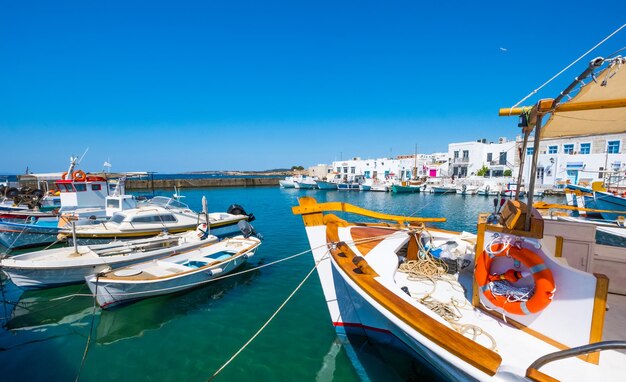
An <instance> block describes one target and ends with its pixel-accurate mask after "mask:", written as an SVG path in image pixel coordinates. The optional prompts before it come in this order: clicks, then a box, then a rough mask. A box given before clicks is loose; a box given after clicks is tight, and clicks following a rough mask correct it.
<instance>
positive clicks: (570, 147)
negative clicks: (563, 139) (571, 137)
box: [563, 143, 574, 154]
mask: <svg viewBox="0 0 626 382" xmlns="http://www.w3.org/2000/svg"><path fill="white" fill-rule="evenodd" d="M563 153H564V154H574V144H573V143H570V144H567V145H563Z"/></svg>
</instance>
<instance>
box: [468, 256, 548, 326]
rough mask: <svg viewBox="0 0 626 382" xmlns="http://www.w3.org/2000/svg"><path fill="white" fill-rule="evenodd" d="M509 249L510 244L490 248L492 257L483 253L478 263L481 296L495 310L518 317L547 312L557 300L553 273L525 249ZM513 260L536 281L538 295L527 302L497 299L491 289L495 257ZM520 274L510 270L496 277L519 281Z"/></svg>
mask: <svg viewBox="0 0 626 382" xmlns="http://www.w3.org/2000/svg"><path fill="white" fill-rule="evenodd" d="M506 246H509V244H494V245H492V246H491V248H490V249H491V253H488V252H487V251H483V253H481V254H480V256H479V257H478V260H477V261H476V272H475V276H476V282H477V283H478V286H479V289H480V292H481V293H482V294H483V296H485V298H486V299H487V300H489V301H490V302H491V303H492V304H494V305H495V306H499V307H501V308H502V309H504V310H505V311H507V312H509V313H512V314H518V315H528V314H532V313H537V312H540V311H542V310H544V309H545V308H546V307H547V306H548V305H550V302H552V297H553V296H554V291H555V290H556V287H555V284H554V277H553V276H552V271H550V269H549V268H548V267H547V266H546V264H545V263H544V262H543V260H542V259H541V257H540V256H539V255H537V254H536V253H534V252H533V251H531V250H529V249H526V248H518V247H516V246H513V245H511V246H509V248H508V250H507V248H506ZM501 256H510V257H512V258H513V259H514V260H517V261H519V262H521V263H522V264H523V265H524V266H525V267H526V268H527V269H528V271H529V272H530V273H531V274H532V275H533V279H534V280H535V292H534V294H533V295H532V297H531V298H530V299H528V301H512V302H511V301H507V298H506V296H500V295H494V294H493V293H492V292H491V288H490V287H489V282H490V281H492V280H493V279H494V275H491V273H490V268H491V263H492V261H493V260H494V259H495V258H496V257H501ZM518 273H520V272H516V271H514V270H512V269H509V270H508V271H507V272H505V273H504V274H502V275H496V276H495V278H497V279H505V280H509V281H514V280H515V279H519V278H520V275H518Z"/></svg>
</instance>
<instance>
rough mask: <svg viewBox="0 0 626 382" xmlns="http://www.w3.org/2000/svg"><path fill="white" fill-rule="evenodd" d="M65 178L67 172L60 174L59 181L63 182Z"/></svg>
mask: <svg viewBox="0 0 626 382" xmlns="http://www.w3.org/2000/svg"><path fill="white" fill-rule="evenodd" d="M66 176H67V171H66V172H64V173H63V174H61V180H65V177H66Z"/></svg>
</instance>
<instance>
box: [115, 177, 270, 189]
mask: <svg viewBox="0 0 626 382" xmlns="http://www.w3.org/2000/svg"><path fill="white" fill-rule="evenodd" d="M279 180H280V178H199V179H128V180H127V181H126V189H128V190H146V189H152V188H174V187H178V188H221V187H274V186H278V181H279Z"/></svg>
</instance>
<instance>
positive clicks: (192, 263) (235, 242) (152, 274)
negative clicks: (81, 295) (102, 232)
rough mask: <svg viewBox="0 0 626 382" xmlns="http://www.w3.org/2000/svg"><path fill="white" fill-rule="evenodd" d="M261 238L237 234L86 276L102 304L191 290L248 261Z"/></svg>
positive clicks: (259, 243) (110, 304)
mask: <svg viewBox="0 0 626 382" xmlns="http://www.w3.org/2000/svg"><path fill="white" fill-rule="evenodd" d="M259 245H261V241H260V240H259V239H257V238H255V237H249V238H245V237H243V236H237V237H234V238H230V239H225V240H223V241H221V242H218V243H215V244H211V245H209V246H205V247H202V248H197V249H193V250H189V251H186V252H184V253H181V254H177V255H174V256H169V257H165V258H161V259H158V260H152V261H148V262H143V263H139V264H135V265H131V266H128V267H124V268H121V269H117V270H111V271H107V272H103V273H98V274H95V275H91V276H87V277H86V278H85V279H86V281H87V285H88V286H89V289H90V290H91V292H92V293H93V294H94V296H95V297H96V300H97V301H98V304H99V305H100V306H101V307H103V308H107V307H111V306H114V305H116V304H120V303H122V302H127V301H131V300H137V299H141V298H146V297H152V296H159V295H163V294H169V293H175V292H179V291H182V290H185V289H190V288H193V287H196V286H199V285H202V284H203V283H206V282H209V281H210V280H212V279H214V278H218V277H221V276H224V275H226V274H228V273H230V272H232V271H234V270H235V269H237V268H238V267H240V266H242V265H243V264H245V263H246V261H247V259H248V258H249V257H251V256H253V255H254V253H255V251H256V249H257V247H258V246H259Z"/></svg>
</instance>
